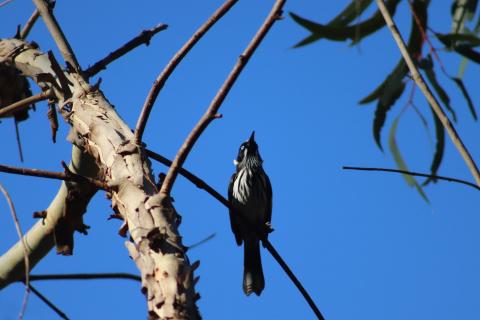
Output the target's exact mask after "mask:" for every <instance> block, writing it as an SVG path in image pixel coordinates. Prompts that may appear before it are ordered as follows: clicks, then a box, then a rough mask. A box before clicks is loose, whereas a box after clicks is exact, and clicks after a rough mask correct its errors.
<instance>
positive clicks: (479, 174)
mask: <svg viewBox="0 0 480 320" xmlns="http://www.w3.org/2000/svg"><path fill="white" fill-rule="evenodd" d="M376 2H377V5H378V8H379V9H380V12H381V13H382V15H383V18H384V19H385V21H386V23H387V25H388V27H389V29H390V31H391V32H392V36H393V38H394V40H395V42H396V43H397V45H398V47H399V49H400V52H401V54H402V56H403V59H404V60H405V62H406V64H407V66H408V69H409V70H410V73H411V74H412V77H413V80H415V83H416V84H417V86H418V87H419V88H420V90H422V92H423V94H424V95H425V98H426V99H427V101H428V103H429V104H430V106H431V108H432V109H433V111H434V112H435V114H436V115H437V117H438V118H439V119H440V122H441V123H442V125H443V127H444V128H445V129H446V130H447V132H448V135H449V137H450V139H451V140H452V142H453V144H454V145H455V147H456V148H457V150H458V152H459V153H460V155H461V156H462V158H463V159H464V161H465V163H466V165H467V167H468V168H469V170H470V172H471V174H472V176H473V178H474V179H475V182H476V183H477V185H478V186H480V171H479V170H478V167H477V165H476V163H475V161H474V160H473V158H472V156H471V155H470V152H469V151H468V149H467V147H466V146H465V145H464V144H463V141H462V139H461V138H460V136H459V135H458V133H457V131H456V130H455V127H454V126H453V124H452V123H451V122H450V120H449V119H448V117H447V115H446V114H445V112H444V111H443V109H442V108H441V107H440V104H439V103H438V101H437V99H436V98H435V96H434V95H433V94H432V91H431V90H430V88H429V87H428V86H427V84H426V83H425V81H424V80H423V77H422V76H421V74H420V73H419V72H418V69H417V66H416V65H415V63H414V62H413V60H412V57H411V56H410V53H409V52H408V50H407V47H406V46H405V42H404V41H403V38H402V36H401V34H400V32H399V31H398V29H397V26H396V25H395V22H394V21H393V19H392V16H391V15H390V13H389V12H388V10H387V8H386V7H385V4H384V3H383V0H376Z"/></svg>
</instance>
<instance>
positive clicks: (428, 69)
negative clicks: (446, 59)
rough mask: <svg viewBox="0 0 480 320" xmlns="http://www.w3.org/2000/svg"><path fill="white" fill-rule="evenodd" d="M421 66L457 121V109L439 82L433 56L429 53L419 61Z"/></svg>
mask: <svg viewBox="0 0 480 320" xmlns="http://www.w3.org/2000/svg"><path fill="white" fill-rule="evenodd" d="M419 67H420V68H422V69H423V70H424V71H425V75H426V76H427V79H428V82H430V84H431V85H432V87H433V90H435V92H436V93H437V95H438V97H439V98H440V100H441V101H442V103H443V105H444V106H445V108H446V109H447V110H448V112H450V115H451V116H452V118H453V121H454V122H457V115H456V113H455V110H453V108H452V106H451V105H450V97H449V96H448V94H447V92H446V91H445V90H444V89H443V88H442V86H441V85H440V83H438V80H437V77H436V75H435V71H434V69H433V60H432V56H430V55H428V56H427V58H426V59H423V60H422V61H421V62H420V63H419Z"/></svg>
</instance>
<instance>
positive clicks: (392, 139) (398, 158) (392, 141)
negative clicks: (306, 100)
mask: <svg viewBox="0 0 480 320" xmlns="http://www.w3.org/2000/svg"><path fill="white" fill-rule="evenodd" d="M400 116H401V115H399V116H397V117H396V118H395V120H394V121H393V124H392V127H391V128H390V134H389V138H388V142H389V146H390V152H391V153H392V156H393V160H395V163H396V164H397V167H398V169H400V170H405V171H408V167H407V164H406V163H405V160H404V159H403V156H402V154H401V153H400V149H399V148H398V145H397V141H396V134H397V127H398V123H399V121H400ZM402 176H403V178H404V179H405V181H406V182H407V184H408V185H409V186H410V187H415V189H416V190H417V191H418V193H419V194H420V196H421V197H422V198H423V200H425V202H427V203H430V201H429V200H428V198H427V195H426V194H425V192H423V189H422V187H421V186H420V185H419V184H418V182H417V180H415V178H414V177H412V176H411V175H407V174H402Z"/></svg>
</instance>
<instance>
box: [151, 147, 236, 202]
mask: <svg viewBox="0 0 480 320" xmlns="http://www.w3.org/2000/svg"><path fill="white" fill-rule="evenodd" d="M146 152H147V155H148V156H149V157H150V158H152V159H154V160H157V161H158V162H160V163H162V164H164V165H166V166H167V167H170V166H171V165H172V161H170V160H169V159H167V158H165V157H164V156H162V155H160V154H158V153H156V152H153V151H152V150H148V149H147V150H146ZM178 172H179V173H180V174H181V175H182V176H184V177H185V178H187V179H188V180H189V181H190V182H191V183H193V184H194V185H195V186H196V187H197V188H199V189H203V190H205V191H206V192H208V193H209V194H211V195H212V196H213V197H214V198H215V199H217V200H218V201H220V202H221V203H222V204H223V205H225V206H227V207H228V206H229V204H228V201H227V200H226V199H225V198H224V197H223V196H222V195H221V194H220V193H218V192H217V191H216V190H215V189H213V188H212V187H210V186H209V185H208V184H207V183H205V181H203V180H202V179H200V178H199V177H197V176H196V175H194V174H193V173H191V172H190V171H188V170H187V169H184V168H180V170H179V171H178Z"/></svg>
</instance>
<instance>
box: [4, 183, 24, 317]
mask: <svg viewBox="0 0 480 320" xmlns="http://www.w3.org/2000/svg"><path fill="white" fill-rule="evenodd" d="M0 191H1V192H2V193H3V195H4V196H5V199H7V202H8V206H9V207H10V212H11V214H12V220H13V223H14V224H15V229H16V230H17V234H18V237H19V238H20V242H21V243H22V247H23V251H24V262H25V294H24V296H23V303H22V308H21V309H20V313H19V315H18V319H20V320H21V319H23V315H24V314H25V310H26V309H27V302H28V294H29V293H30V258H29V255H30V252H29V250H28V247H27V244H26V243H25V238H24V237H23V232H22V228H21V227H20V222H19V221H18V217H17V212H16V211H15V206H14V205H13V201H12V198H10V195H9V194H8V192H7V190H6V189H5V188H4V187H3V185H2V184H1V183H0Z"/></svg>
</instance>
